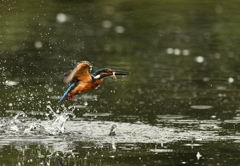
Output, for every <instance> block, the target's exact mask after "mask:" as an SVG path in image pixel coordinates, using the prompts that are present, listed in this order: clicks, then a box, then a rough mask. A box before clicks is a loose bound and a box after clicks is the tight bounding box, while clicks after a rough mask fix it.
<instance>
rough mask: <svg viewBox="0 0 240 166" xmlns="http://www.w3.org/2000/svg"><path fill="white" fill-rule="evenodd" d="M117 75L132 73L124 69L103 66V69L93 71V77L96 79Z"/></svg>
mask: <svg viewBox="0 0 240 166" xmlns="http://www.w3.org/2000/svg"><path fill="white" fill-rule="evenodd" d="M116 75H130V72H128V71H123V70H112V69H108V68H103V69H98V70H97V71H95V72H94V73H92V77H93V79H94V80H99V79H103V78H105V77H109V76H113V77H115V76H116Z"/></svg>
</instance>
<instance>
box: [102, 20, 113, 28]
mask: <svg viewBox="0 0 240 166" xmlns="http://www.w3.org/2000/svg"><path fill="white" fill-rule="evenodd" d="M102 26H103V28H111V27H112V22H111V21H109V20H105V21H103V22H102Z"/></svg>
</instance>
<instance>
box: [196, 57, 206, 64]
mask: <svg viewBox="0 0 240 166" xmlns="http://www.w3.org/2000/svg"><path fill="white" fill-rule="evenodd" d="M195 61H196V62H198V63H202V62H203V61H204V57H202V56H197V57H196V58H195Z"/></svg>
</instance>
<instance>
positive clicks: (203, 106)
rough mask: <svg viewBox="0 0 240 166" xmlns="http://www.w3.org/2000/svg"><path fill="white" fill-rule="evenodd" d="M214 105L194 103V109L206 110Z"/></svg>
mask: <svg viewBox="0 0 240 166" xmlns="http://www.w3.org/2000/svg"><path fill="white" fill-rule="evenodd" d="M212 107H213V106H211V105H192V106H191V108H192V109H198V110H206V109H211V108H212Z"/></svg>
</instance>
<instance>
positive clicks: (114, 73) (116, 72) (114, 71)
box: [112, 70, 131, 75]
mask: <svg viewBox="0 0 240 166" xmlns="http://www.w3.org/2000/svg"><path fill="white" fill-rule="evenodd" d="M130 74H131V73H130V72H128V71H124V70H113V72H112V75H130Z"/></svg>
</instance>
